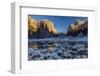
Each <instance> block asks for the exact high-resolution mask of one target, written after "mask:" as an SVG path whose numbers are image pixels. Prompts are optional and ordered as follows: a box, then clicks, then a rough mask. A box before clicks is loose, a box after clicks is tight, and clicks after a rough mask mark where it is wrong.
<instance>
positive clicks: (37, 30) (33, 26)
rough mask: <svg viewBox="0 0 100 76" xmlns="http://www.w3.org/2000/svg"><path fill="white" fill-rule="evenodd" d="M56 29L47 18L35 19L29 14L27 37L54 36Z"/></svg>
mask: <svg viewBox="0 0 100 76" xmlns="http://www.w3.org/2000/svg"><path fill="white" fill-rule="evenodd" d="M56 34H57V30H56V28H55V26H54V23H53V22H51V21H49V20H42V21H36V20H34V19H33V18H32V17H31V16H29V17H28V35H29V38H47V37H52V36H56Z"/></svg>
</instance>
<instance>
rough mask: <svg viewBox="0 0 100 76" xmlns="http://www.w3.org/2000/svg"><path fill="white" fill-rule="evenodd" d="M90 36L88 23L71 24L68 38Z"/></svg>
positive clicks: (81, 21)
mask: <svg viewBox="0 0 100 76" xmlns="http://www.w3.org/2000/svg"><path fill="white" fill-rule="evenodd" d="M87 34H88V21H85V20H76V22H75V23H74V24H71V25H70V26H69V28H68V31H67V36H87Z"/></svg>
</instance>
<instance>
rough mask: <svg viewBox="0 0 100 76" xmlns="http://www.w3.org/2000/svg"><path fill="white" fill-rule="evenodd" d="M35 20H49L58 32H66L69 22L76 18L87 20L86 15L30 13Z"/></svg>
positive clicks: (73, 21)
mask: <svg viewBox="0 0 100 76" xmlns="http://www.w3.org/2000/svg"><path fill="white" fill-rule="evenodd" d="M30 16H32V18H33V19H35V20H38V21H40V20H44V19H47V20H50V21H52V22H53V23H54V25H55V28H56V29H57V31H58V32H67V29H68V27H69V25H70V24H74V23H75V21H76V20H77V19H79V20H88V18H87V17H78V16H51V15H30Z"/></svg>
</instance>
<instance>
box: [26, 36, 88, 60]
mask: <svg viewBox="0 0 100 76" xmlns="http://www.w3.org/2000/svg"><path fill="white" fill-rule="evenodd" d="M28 44H29V48H28V60H57V59H80V58H88V40H87V37H76V38H75V37H73V38H72V37H69V38H64V39H56V38H54V39H53V38H52V39H37V40H36V39H34V40H29V42H28Z"/></svg>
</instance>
